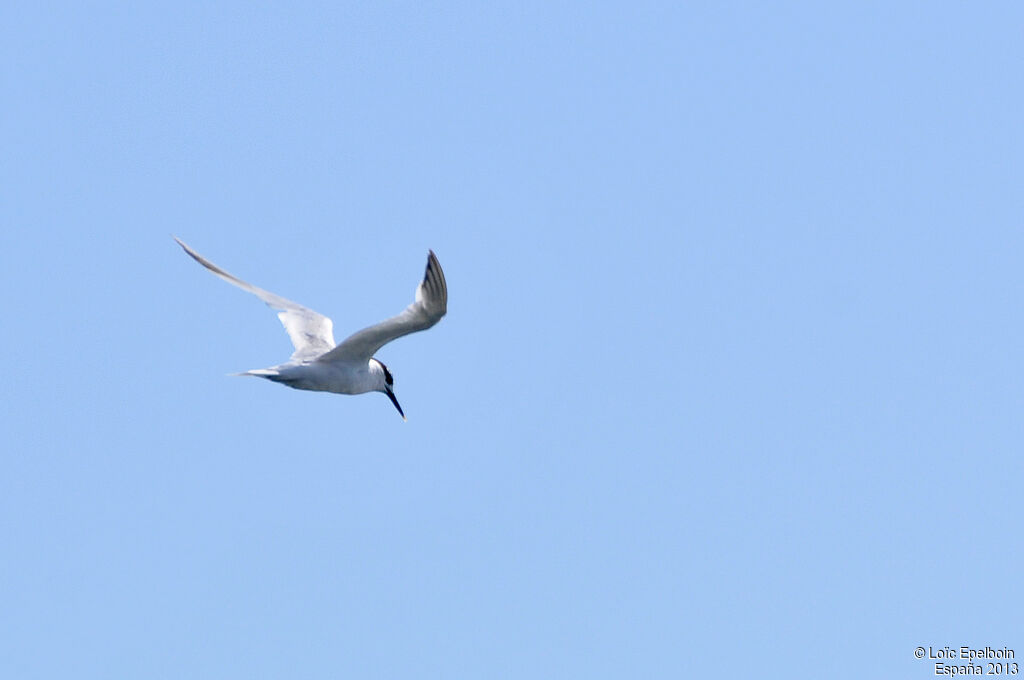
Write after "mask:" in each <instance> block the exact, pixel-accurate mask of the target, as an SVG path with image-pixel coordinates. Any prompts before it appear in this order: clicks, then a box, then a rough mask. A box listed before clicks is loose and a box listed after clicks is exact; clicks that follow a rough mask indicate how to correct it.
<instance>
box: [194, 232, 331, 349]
mask: <svg viewBox="0 0 1024 680" xmlns="http://www.w3.org/2000/svg"><path fill="white" fill-rule="evenodd" d="M174 240H175V241H177V242H178V245H179V246H181V247H182V248H183V249H184V250H185V252H186V253H188V254H189V255H190V256H191V257H192V259H193V260H195V261H196V262H198V263H199V264H201V265H203V266H204V267H206V268H207V269H209V270H210V271H211V272H213V273H214V274H216V275H217V276H219V277H220V278H222V279H224V280H225V281H227V282H228V283H232V284H234V285H236V286H238V287H239V288H241V289H242V290H247V291H249V292H250V293H252V294H253V295H255V296H256V297H258V298H259V299H261V300H263V301H264V302H266V303H267V305H268V306H269V307H271V308H273V309H277V310H280V311H279V312H278V314H277V318H279V319H281V323H282V324H284V329H285V330H286V331H288V337H290V338H291V339H292V344H293V345H295V352H294V354H292V359H293V360H299V359H312V358H314V357H317V356H319V355H321V354H323V353H324V352H326V351H328V350H330V349H331V348H333V347H334V332H333V324H332V323H331V320H330V319H328V318H327V317H326V316H324V315H323V314H318V313H316V312H314V311H313V310H312V309H308V308H306V307H303V306H302V305H300V304H298V303H297V302H292V301H291V300H286V299H285V298H283V297H280V296H278V295H274V294H273V293H271V292H270V291H266V290H263V289H262V288H257V287H256V286H254V285H252V284H251V283H246V282H245V281H243V280H242V279H239V278H236V277H234V276H232V275H231V274H228V273H227V272H226V271H224V270H223V269H221V268H220V267H218V266H217V265H215V264H214V263H212V262H210V261H209V260H207V259H206V258H205V257H203V256H202V255H200V254H199V253H197V252H196V251H194V250H192V248H190V247H189V246H188V245H186V244H185V242H184V241H182V240H181V239H180V238H178V237H177V236H175V237H174Z"/></svg>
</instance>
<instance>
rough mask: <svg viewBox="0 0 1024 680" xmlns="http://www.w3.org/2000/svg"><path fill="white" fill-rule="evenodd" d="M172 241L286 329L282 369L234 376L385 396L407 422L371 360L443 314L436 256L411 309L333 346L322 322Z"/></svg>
mask: <svg viewBox="0 0 1024 680" xmlns="http://www.w3.org/2000/svg"><path fill="white" fill-rule="evenodd" d="M174 240H175V241H177V242H178V245H180V246H181V247H182V248H183V249H184V250H185V252H186V253H188V255H189V256H190V257H192V259H194V260H195V261H196V262H198V263H199V264H201V265H203V266H204V267H206V268H207V269H209V270H210V271H211V272H213V273H214V274H216V275H217V276H219V277H220V278H222V279H224V280H225V281H227V282H228V283H231V284H233V285H235V286H238V287H239V288H241V289H243V290H246V291H248V292H250V293H252V294H253V295H255V296H257V297H258V298H260V299H261V300H263V301H264V302H265V303H267V305H269V306H270V307H272V308H274V309H277V310H279V312H278V315H277V316H278V318H280V319H281V323H282V324H284V328H285V330H286V331H287V332H288V336H289V337H290V338H291V340H292V344H293V345H294V346H295V352H294V353H293V354H292V356H291V358H290V359H289V360H288V361H287V362H286V363H283V364H279V365H277V366H271V367H270V368H257V369H254V370H251V371H245V372H243V373H238V374H237V375H250V376H255V377H259V378H266V379H267V380H271V381H273V382H278V383H281V384H284V385H287V386H289V387H293V388H295V389H298V390H313V391H317V392H334V393H337V394H364V393H366V392H383V393H385V394H386V395H387V396H388V397H389V398H390V399H391V402H392V403H393V404H394V405H395V408H397V409H398V412H399V413H400V414H401V415H402V418H403V419H404V418H405V414H404V413H403V412H402V407H401V406H399V405H398V400H397V399H396V398H395V394H394V390H393V385H394V379H393V378H392V376H391V372H390V371H389V370H388V368H387V366H385V365H384V364H383V363H382V362H381V361H379V360H378V359H375V358H374V357H373V355H374V354H375V353H376V352H377V350H378V349H380V348H381V347H382V346H384V345H385V344H386V343H388V342H391V341H392V340H394V339H395V338H399V337H402V336H403V335H408V334H409V333H415V332H416V331H422V330H426V329H427V328H430V327H431V326H433V325H434V324H436V323H437V322H438V321H440V320H441V317H443V316H444V315H445V313H446V312H447V309H448V287H447V285H446V283H445V280H444V272H443V271H442V270H441V263H440V262H438V260H437V256H436V255H434V251H430V254H429V256H428V257H427V268H426V271H425V272H424V275H423V281H422V282H421V283H420V285H419V286H418V287H417V288H416V299H415V301H414V302H413V303H412V304H411V305H409V306H408V307H406V308H405V310H404V311H403V312H402V313H401V314H399V315H398V316H394V317H392V318H390V319H387V320H386V321H382V322H381V323H379V324H376V325H374V326H370V327H368V328H364V329H363V330H361V331H358V332H356V333H353V334H352V335H351V336H349V337H348V338H346V339H345V340H344V341H343V342H342V343H341V344H337V345H336V344H335V342H334V329H333V324H332V322H331V320H330V319H329V318H327V317H326V316H323V315H322V314H318V313H317V312H314V311H313V310H311V309H309V308H307V307H303V306H302V305H300V304H298V303H296V302H292V301H291V300H287V299H285V298H282V297H280V296H278V295H275V294H273V293H271V292H269V291H266V290H263V289H262V288H257V287H256V286H253V285H252V284H250V283H246V282H245V281H242V280H241V279H239V278H236V277H235V276H232V275H231V274H229V273H227V272H226V271H224V270H223V269H221V268H220V267H218V266H217V265H215V264H213V263H212V262H210V261H209V260H207V259H206V258H204V257H203V256H202V255H200V254H199V253H197V252H196V251H194V250H192V248H190V247H189V246H188V245H186V244H185V243H184V242H183V241H182V240H181V239H179V238H177V237H175V239H174Z"/></svg>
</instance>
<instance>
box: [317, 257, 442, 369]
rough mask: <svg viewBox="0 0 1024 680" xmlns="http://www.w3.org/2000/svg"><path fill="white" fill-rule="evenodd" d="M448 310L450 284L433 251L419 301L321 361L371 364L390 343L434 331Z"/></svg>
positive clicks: (418, 290) (419, 288) (418, 291)
mask: <svg viewBox="0 0 1024 680" xmlns="http://www.w3.org/2000/svg"><path fill="white" fill-rule="evenodd" d="M447 311H448V285H447V283H446V282H445V280H444V271H443V270H442V269H441V263H440V262H438V260H437V256H436V255H434V251H432V250H431V251H430V254H429V255H428V257H427V268H426V271H425V272H424V273H423V281H421V282H420V284H419V286H417V288H416V301H415V302H413V303H412V304H411V305H409V306H408V307H406V308H405V310H404V311H403V312H402V313H401V314H399V315H398V316H393V317H391V318H390V319H388V320H387V321H382V322H380V323H379V324H376V325H374V326H370V327H369V328H364V329H363V330H361V331H358V332H356V333H353V334H352V335H350V336H349V337H348V338H346V339H345V340H344V341H343V342H342V343H341V344H340V345H338V346H337V347H335V348H334V349H332V350H331V351H330V352H327V353H326V354H324V355H323V356H321V357H319V358H318V359H317V361H324V362H331V361H357V362H363V361H369V359H370V358H371V357H372V356H373V355H374V354H376V353H377V350H379V349H380V348H381V347H383V346H384V345H386V344H387V343H389V342H391V341H392V340H394V339H395V338H400V337H402V336H403V335H408V334H409V333H415V332H416V331H423V330H426V329H428V328H430V327H431V326H433V325H434V324H436V323H437V322H438V321H440V320H441V317H443V316H444V315H445V313H446V312H447Z"/></svg>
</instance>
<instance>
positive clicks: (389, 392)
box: [384, 390, 408, 420]
mask: <svg viewBox="0 0 1024 680" xmlns="http://www.w3.org/2000/svg"><path fill="white" fill-rule="evenodd" d="M384 394H386V395H388V399H390V400H391V403H392V404H394V405H395V408H397V409H398V415H400V416H402V420H408V418H406V417H405V411H403V410H402V407H401V406H399V405H398V400H397V399H395V393H394V392H392V391H391V390H384Z"/></svg>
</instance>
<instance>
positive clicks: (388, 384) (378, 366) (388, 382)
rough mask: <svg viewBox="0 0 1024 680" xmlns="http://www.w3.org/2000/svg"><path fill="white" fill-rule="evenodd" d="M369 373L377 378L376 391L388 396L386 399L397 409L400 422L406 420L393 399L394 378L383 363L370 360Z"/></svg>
mask: <svg viewBox="0 0 1024 680" xmlns="http://www.w3.org/2000/svg"><path fill="white" fill-rule="evenodd" d="M370 372H371V373H372V374H373V375H374V376H375V377H376V378H377V381H378V382H377V391H378V392H383V393H384V394H386V395H388V399H390V400H391V403H392V404H394V405H395V408H396V409H398V415H400V416H402V420H406V417H405V412H404V411H402V407H401V406H399V405H398V399H397V398H395V378H394V376H393V375H391V371H389V370H388V367H387V366H385V365H384V364H383V362H381V361H378V360H377V359H370Z"/></svg>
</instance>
